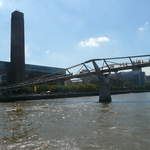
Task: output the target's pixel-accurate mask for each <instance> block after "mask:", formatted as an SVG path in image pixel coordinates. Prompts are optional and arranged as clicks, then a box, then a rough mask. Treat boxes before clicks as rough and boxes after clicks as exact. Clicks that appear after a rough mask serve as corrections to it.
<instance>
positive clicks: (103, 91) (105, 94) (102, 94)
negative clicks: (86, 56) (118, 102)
mask: <svg viewBox="0 0 150 150" xmlns="http://www.w3.org/2000/svg"><path fill="white" fill-rule="evenodd" d="M92 63H93V66H94V68H95V71H96V74H97V77H98V79H99V84H100V91H99V103H105V104H106V103H111V102H112V99H111V95H110V89H109V85H108V83H107V81H106V78H105V76H104V75H103V74H102V73H101V71H100V69H99V67H98V65H97V64H96V62H95V61H93V62H92Z"/></svg>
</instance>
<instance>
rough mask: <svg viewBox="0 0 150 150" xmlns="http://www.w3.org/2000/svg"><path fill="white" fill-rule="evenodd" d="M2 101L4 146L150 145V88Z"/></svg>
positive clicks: (35, 149) (79, 149)
mask: <svg viewBox="0 0 150 150" xmlns="http://www.w3.org/2000/svg"><path fill="white" fill-rule="evenodd" d="M112 101H113V102H112V103H111V104H108V105H104V104H99V103H98V97H97V96H95V97H82V98H68V99H54V100H37V101H26V102H16V103H0V150H149V149H150V93H138V94H122V95H114V96H112Z"/></svg>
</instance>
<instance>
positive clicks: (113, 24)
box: [0, 0, 150, 67]
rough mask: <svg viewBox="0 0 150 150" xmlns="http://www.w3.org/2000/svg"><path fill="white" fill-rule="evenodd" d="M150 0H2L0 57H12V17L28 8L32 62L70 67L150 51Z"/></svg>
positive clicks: (29, 61)
mask: <svg viewBox="0 0 150 150" xmlns="http://www.w3.org/2000/svg"><path fill="white" fill-rule="evenodd" d="M149 6H150V0H0V60H2V61H10V19H11V13H12V12H13V11H14V10H19V11H21V12H23V13H24V18H25V37H26V40H25V43H26V44H25V46H26V63H27V64H35V65H46V66H55V67H69V66H72V65H75V64H78V63H81V62H83V61H86V60H88V59H94V58H105V57H117V56H129V55H146V54H150V53H149V52H150V38H149V36H150V9H149Z"/></svg>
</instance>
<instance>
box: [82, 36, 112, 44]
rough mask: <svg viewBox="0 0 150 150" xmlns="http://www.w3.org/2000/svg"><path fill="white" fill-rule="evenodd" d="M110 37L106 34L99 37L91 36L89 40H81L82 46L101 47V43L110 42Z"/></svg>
mask: <svg viewBox="0 0 150 150" xmlns="http://www.w3.org/2000/svg"><path fill="white" fill-rule="evenodd" d="M109 41H110V39H109V38H108V37H106V36H103V37H97V38H89V39H88V40H85V41H81V42H80V46H81V47H99V46H100V44H101V43H104V42H109Z"/></svg>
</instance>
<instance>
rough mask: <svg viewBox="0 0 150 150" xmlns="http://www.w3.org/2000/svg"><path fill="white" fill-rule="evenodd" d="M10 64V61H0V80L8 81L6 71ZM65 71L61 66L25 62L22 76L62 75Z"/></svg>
mask: <svg viewBox="0 0 150 150" xmlns="http://www.w3.org/2000/svg"><path fill="white" fill-rule="evenodd" d="M10 65H11V64H10V62H6V61H0V82H8V81H9V74H8V72H9V68H10ZM65 73H66V71H65V69H63V68H56V67H48V66H39V65H31V64H26V65H25V74H24V78H25V80H28V79H31V78H35V77H38V76H41V75H46V74H53V75H56V74H60V75H63V74H65Z"/></svg>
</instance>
